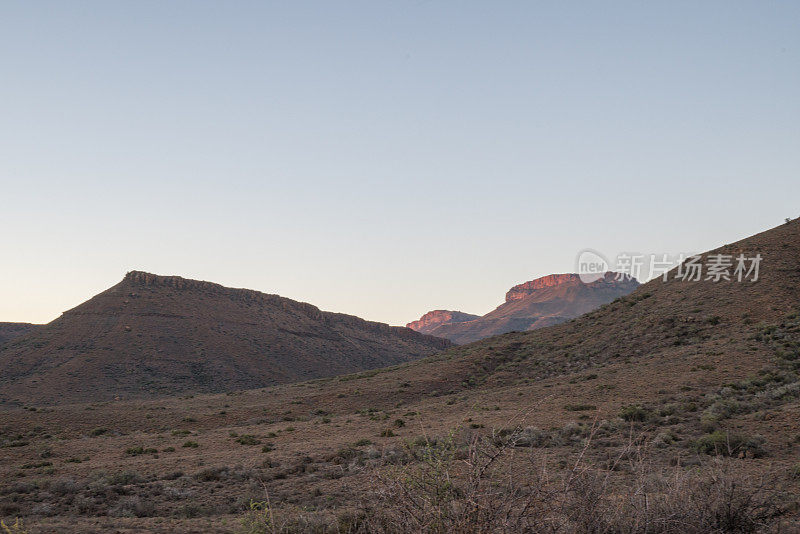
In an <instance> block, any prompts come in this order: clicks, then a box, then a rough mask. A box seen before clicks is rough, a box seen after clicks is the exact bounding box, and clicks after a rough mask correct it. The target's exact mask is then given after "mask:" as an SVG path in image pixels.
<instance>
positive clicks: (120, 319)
mask: <svg viewBox="0 0 800 534" xmlns="http://www.w3.org/2000/svg"><path fill="white" fill-rule="evenodd" d="M448 345H449V342H448V341H447V340H444V339H440V338H435V337H431V336H426V335H423V334H419V333H417V332H414V331H413V330H411V329H409V328H402V327H391V326H388V325H386V324H381V323H375V322H369V321H365V320H363V319H359V318H358V317H354V316H350V315H344V314H338V313H330V312H323V311H320V310H319V309H318V308H316V307H315V306H312V305H311V304H306V303H302V302H296V301H293V300H290V299H288V298H283V297H280V296H277V295H267V294H264V293H259V292H257V291H251V290H247V289H231V288H227V287H223V286H220V285H217V284H212V283H209V282H200V281H195V280H187V279H184V278H180V277H177V276H156V275H153V274H148V273H144V272H131V273H128V275H127V276H125V278H124V280H122V282H120V283H119V284H117V285H116V286H114V287H112V288H110V289H108V290H107V291H105V292H103V293H101V294H99V295H97V296H96V297H94V298H92V299H91V300H89V301H87V302H85V303H83V304H81V305H80V306H78V307H77V308H74V309H72V310H70V311H68V312H66V313H64V314H63V315H62V316H61V317H60V318H59V319H57V320H55V321H53V322H52V323H50V324H48V325H45V326H41V327H40V328H38V329H36V330H34V331H32V332H30V333H29V334H28V335H24V336H21V337H17V338H15V339H13V340H11V341H9V342H8V343H6V344H4V345H3V346H2V348H1V349H0V374H1V375H2V376H3V377H4V384H3V386H4V387H3V390H2V392H1V393H0V397H1V398H2V400H3V401H9V400H19V399H30V400H36V401H38V402H45V401H53V400H59V401H64V400H87V399H95V400H99V399H111V398H115V397H123V398H124V397H130V396H150V395H164V394H176V393H179V392H182V391H193V392H197V391H208V392H211V391H229V390H236V389H246V388H254V387H260V386H266V385H270V384H280V383H286V382H293V381H297V380H302V379H309V378H319V377H324V376H330V375H335V374H342V373H348V372H353V371H359V370H364V369H372V368H375V367H384V366H387V365H394V364H398V363H402V362H407V361H410V360H414V359H417V358H421V357H423V356H427V355H430V354H433V353H434V352H437V351H439V350H441V349H444V348H446V347H447V346H448Z"/></svg>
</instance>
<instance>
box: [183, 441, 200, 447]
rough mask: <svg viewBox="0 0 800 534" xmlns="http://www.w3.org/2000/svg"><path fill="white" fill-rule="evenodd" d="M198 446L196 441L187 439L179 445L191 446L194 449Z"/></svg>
mask: <svg viewBox="0 0 800 534" xmlns="http://www.w3.org/2000/svg"><path fill="white" fill-rule="evenodd" d="M199 446H200V445H198V444H197V442H196V441H187V442H185V443H184V444H183V445H181V447H184V448H191V449H196V448H197V447H199Z"/></svg>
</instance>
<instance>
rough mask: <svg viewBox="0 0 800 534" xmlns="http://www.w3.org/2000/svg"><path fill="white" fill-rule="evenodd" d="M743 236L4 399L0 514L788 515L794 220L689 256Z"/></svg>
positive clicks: (799, 404) (121, 520)
mask: <svg viewBox="0 0 800 534" xmlns="http://www.w3.org/2000/svg"><path fill="white" fill-rule="evenodd" d="M740 253H741V254H744V255H745V256H747V257H755V256H756V255H760V256H761V258H762V262H761V264H760V272H759V278H758V280H757V281H755V282H753V281H751V280H743V281H742V282H739V281H737V280H736V279H735V277H734V278H733V279H732V280H730V281H725V280H722V281H719V282H714V281H712V280H705V276H703V277H702V279H701V280H699V281H689V280H682V279H676V278H675V274H676V272H674V271H673V272H672V273H671V274H672V276H670V279H669V280H668V281H667V282H662V281H661V280H660V279H659V280H654V281H651V282H649V283H647V284H644V285H643V286H642V287H640V288H639V289H637V290H636V291H634V292H633V293H631V294H630V295H627V296H625V297H622V298H619V299H617V300H615V301H613V302H611V303H609V304H606V305H604V306H601V307H600V308H598V309H597V310H594V311H593V312H590V313H587V314H585V315H582V316H580V317H578V318H576V319H573V320H570V321H567V322H565V323H561V324H558V325H555V326H552V327H548V328H543V329H539V330H535V331H528V332H514V333H508V334H504V335H500V336H495V337H492V338H488V339H484V340H481V341H478V342H476V343H472V344H468V345H462V346H457V347H453V348H450V349H449V350H446V351H444V352H441V353H438V354H436V355H433V356H431V357H428V358H424V359H421V360H416V361H411V362H408V363H404V364H401V365H399V366H396V367H391V368H384V369H375V370H371V371H366V372H361V373H357V374H351V375H345V376H338V377H330V378H323V379H318V380H314V381H309V382H302V383H295V384H285V385H278V386H274V387H269V388H265V389H257V390H251V391H245V392H240V393H236V394H230V395H219V394H209V395H195V396H191V397H189V396H186V397H181V398H159V399H154V400H142V401H135V400H123V401H118V402H105V403H86V404H74V405H66V406H55V407H46V408H44V409H42V408H40V407H37V406H27V407H26V408H22V407H5V408H2V409H0V430H2V434H0V447H3V448H2V450H3V455H2V456H0V478H2V482H0V510H2V512H0V513H2V514H4V515H5V517H7V518H13V517H15V516H21V517H23V519H24V520H25V521H26V525H29V526H31V527H32V531H33V532H54V531H55V532H58V531H80V532H104V531H107V530H109V529H112V528H113V529H118V530H127V531H146V532H163V533H167V532H219V533H222V532H230V531H231V529H232V525H234V527H233V528H234V529H235V528H236V527H237V526H238V525H242V524H244V525H253V524H255V525H262V526H263V525H266V527H264V529H265V530H266V531H271V530H270V528H267V527H269V526H270V525H276V528H275V530H276V531H284V530H283V527H284V526H286V527H287V529H288V528H292V529H294V530H293V531H325V528H327V529H328V530H327V531H330V532H356V531H358V532H403V531H427V532H432V531H437V530H435V529H434V528H430V526H429V527H427V528H424V526H421V524H420V523H424V522H426V521H428V522H429V523H427V524H428V525H430V524H433V525H434V526H437V525H438V526H440V528H439V529H438V531H439V532H442V531H458V532H474V531H485V532H538V531H541V530H542V528H544V527H542V525H545V526H546V530H547V531H549V532H559V533H567V532H644V531H647V532H693V533H701V532H720V533H721V532H773V531H778V529H777V527H778V524H782V526H783V528H782V530H781V531H782V532H796V531H798V528H800V523H798V521H797V513H798V512H797V511H798V510H800V507H799V506H798V500H797V495H800V464H798V458H797V452H798V450H800V374H798V370H799V369H800V364H799V363H798V362H800V221H792V222H791V223H789V224H786V225H781V226H779V227H776V228H774V229H772V230H769V231H767V232H763V233H761V234H758V235H755V236H753V237H750V238H747V239H744V240H742V241H739V242H736V243H733V244H729V245H725V246H723V247H720V248H719V249H716V250H714V251H710V252H708V253H705V254H703V260H704V262H705V261H707V260H709V258H710V256H713V255H715V254H726V255H728V254H729V255H732V256H736V255H738V254H740ZM476 451H477V452H476ZM530 499H532V500H530ZM431 502H433V503H435V506H432V507H427V506H426V503H431ZM252 503H256V504H255V505H254V504H252ZM259 503H262V504H259ZM263 503H268V504H266V505H264V504H263ZM264 506H266V507H267V510H268V513H269V518H270V520H269V522H266V521H264V520H263V517H264V515H265V514H263V513H262V514H261V515H259V511H263V510H265V508H263V507H264ZM259 507H261V508H259ZM254 509H255V511H254ZM493 510H500V511H501V512H502V514H499V516H498V517H499V519H498V518H497V517H495V516H491V515H490V514H489V512H490V511H493ZM520 510H522V512H523V513H525V514H528V515H526V516H524V517H522V518H521V519H520V518H519V516H518V514H519V513H520ZM465 514H466V515H465ZM509 517H511V518H514V517H516V518H517V519H519V520H520V521H522V523H513V524H509V523H508V522H506V523H502V522H501V523H499V524H498V523H496V522H493V521H509V519H508V518H509ZM260 518H261V519H260ZM493 518H494V519H493ZM273 520H274V521H273ZM459 520H460V521H463V522H464V523H461V527H462V528H461V529H460V530H459V529H457V528H450V527H453V522H455V521H459ZM259 521H261V523H259ZM415 521H416V522H417V523H414V522H415ZM437 521H438V523H437ZM525 521H527V523H526V522H525ZM442 522H444V524H445V525H446V526H441V525H442V524H443V523H442ZM487 525H488V526H487ZM520 525H522V526H520ZM479 526H480V528H479ZM357 529H361V530H357ZM252 531H258V530H256V529H255V528H253V529H252ZM286 531H289V530H286Z"/></svg>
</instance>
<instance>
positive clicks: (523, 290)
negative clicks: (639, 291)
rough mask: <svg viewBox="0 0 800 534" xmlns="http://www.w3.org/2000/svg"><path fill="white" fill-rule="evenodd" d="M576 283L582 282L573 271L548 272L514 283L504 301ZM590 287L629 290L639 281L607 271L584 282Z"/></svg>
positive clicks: (634, 287) (636, 285)
mask: <svg viewBox="0 0 800 534" xmlns="http://www.w3.org/2000/svg"><path fill="white" fill-rule="evenodd" d="M565 284H568V285H576V284H583V282H582V281H581V278H580V276H579V275H578V274H575V273H565V274H548V275H547V276H542V277H541V278H537V279H535V280H531V281H529V282H524V283H522V284H519V285H516V286H514V287H512V288H511V289H509V290H508V293H506V302H512V301H514V300H520V299H524V298H525V297H528V296H530V295H532V294H533V293H535V292H536V291H538V290H541V289H546V288H549V287H556V286H560V285H565ZM584 285H588V286H591V287H601V286H605V287H617V288H630V289H631V291H632V290H633V289H636V288H637V287H639V282H638V281H637V280H636V279H635V278H631V277H629V276H622V275H620V273H616V272H613V271H608V272H606V273H605V275H604V276H603V277H602V278H600V279H598V280H596V281H594V282H591V283H590V284H584Z"/></svg>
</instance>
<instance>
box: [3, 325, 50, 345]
mask: <svg viewBox="0 0 800 534" xmlns="http://www.w3.org/2000/svg"><path fill="white" fill-rule="evenodd" d="M39 326H41V325H38V324H31V323H0V345H2V344H3V343H5V342H6V341H11V340H12V339H14V338H15V337H20V336H24V335H25V334H27V333H29V332H31V331H32V330H33V329H35V328H37V327H39Z"/></svg>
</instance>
